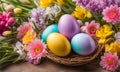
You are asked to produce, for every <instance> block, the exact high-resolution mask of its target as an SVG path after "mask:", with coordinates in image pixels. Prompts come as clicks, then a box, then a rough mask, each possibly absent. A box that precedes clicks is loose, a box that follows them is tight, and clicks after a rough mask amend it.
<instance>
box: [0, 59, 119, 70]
mask: <svg viewBox="0 0 120 72" xmlns="http://www.w3.org/2000/svg"><path fill="white" fill-rule="evenodd" d="M119 69H120V68H119ZM119 69H118V70H117V71H116V72H120V70H119ZM0 72H109V71H106V70H104V69H102V68H101V67H100V66H99V64H98V63H97V62H94V63H89V64H87V65H83V66H78V67H68V66H64V65H60V64H57V63H54V62H52V61H50V60H44V61H42V63H41V64H40V65H33V64H30V63H28V62H25V63H17V64H13V65H9V66H7V67H6V68H4V69H3V70H0Z"/></svg>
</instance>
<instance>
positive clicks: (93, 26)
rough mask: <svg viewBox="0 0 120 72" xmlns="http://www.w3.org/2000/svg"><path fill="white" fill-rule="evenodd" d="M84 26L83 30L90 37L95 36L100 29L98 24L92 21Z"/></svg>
mask: <svg viewBox="0 0 120 72" xmlns="http://www.w3.org/2000/svg"><path fill="white" fill-rule="evenodd" d="M85 24H86V30H85V32H86V33H87V34H89V35H90V36H95V35H96V32H97V30H98V29H99V27H100V24H99V23H96V22H95V21H94V20H93V21H91V22H90V23H88V22H86V23H85Z"/></svg>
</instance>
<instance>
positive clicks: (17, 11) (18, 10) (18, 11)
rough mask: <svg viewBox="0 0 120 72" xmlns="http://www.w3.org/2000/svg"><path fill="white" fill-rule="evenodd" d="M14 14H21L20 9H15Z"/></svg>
mask: <svg viewBox="0 0 120 72" xmlns="http://www.w3.org/2000/svg"><path fill="white" fill-rule="evenodd" d="M14 13H15V14H21V13H22V9H21V8H15V9H14Z"/></svg>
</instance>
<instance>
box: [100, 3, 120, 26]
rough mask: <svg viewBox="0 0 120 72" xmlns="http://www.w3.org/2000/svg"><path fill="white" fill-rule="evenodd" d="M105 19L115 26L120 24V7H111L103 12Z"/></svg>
mask: <svg viewBox="0 0 120 72" xmlns="http://www.w3.org/2000/svg"><path fill="white" fill-rule="evenodd" d="M102 14H103V16H104V17H103V19H104V20H106V21H107V22H112V23H113V24H115V23H118V22H120V7H118V6H117V5H114V6H113V5H111V6H110V7H106V9H104V10H103V13H102Z"/></svg>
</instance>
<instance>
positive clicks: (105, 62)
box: [100, 53, 119, 71]
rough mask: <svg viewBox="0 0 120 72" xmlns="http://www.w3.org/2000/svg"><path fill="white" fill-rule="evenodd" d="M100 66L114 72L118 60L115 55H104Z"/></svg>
mask: <svg viewBox="0 0 120 72" xmlns="http://www.w3.org/2000/svg"><path fill="white" fill-rule="evenodd" d="M100 65H101V66H102V67H103V68H105V69H106V70H109V71H115V70H116V69H117V68H118V65H119V60H118V56H117V54H112V53H105V54H104V56H102V57H101V61H100Z"/></svg>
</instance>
